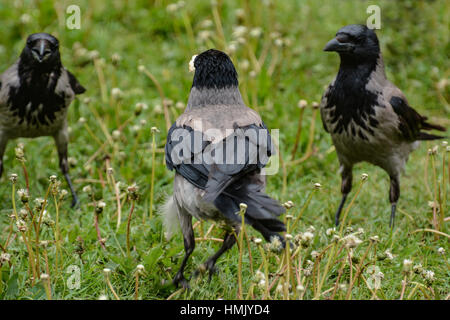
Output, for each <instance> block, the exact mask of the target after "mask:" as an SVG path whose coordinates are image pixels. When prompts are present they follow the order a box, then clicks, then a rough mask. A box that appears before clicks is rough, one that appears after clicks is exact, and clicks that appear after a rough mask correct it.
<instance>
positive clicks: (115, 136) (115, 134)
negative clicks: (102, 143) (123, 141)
mask: <svg viewBox="0 0 450 320" xmlns="http://www.w3.org/2000/svg"><path fill="white" fill-rule="evenodd" d="M121 135H122V133H121V132H120V130H114V131H113V132H112V133H111V136H112V138H113V140H115V141H117V140H119V139H120V136H121Z"/></svg>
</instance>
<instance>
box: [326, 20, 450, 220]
mask: <svg viewBox="0 0 450 320" xmlns="http://www.w3.org/2000/svg"><path fill="white" fill-rule="evenodd" d="M324 51H335V52H337V53H338V54H339V56H340V60H341V64H340V67H339V72H338V74H337V76H336V78H335V80H334V81H333V82H332V83H331V84H330V85H329V86H328V88H327V90H326V91H325V93H324V95H323V97H322V101H321V105H320V112H321V116H322V122H323V127H324V129H325V131H327V132H328V133H330V135H331V138H332V140H333V144H334V146H335V148H336V152H337V156H338V159H339V163H340V169H341V175H342V185H341V192H342V195H343V196H342V200H341V203H340V205H339V208H338V210H337V212H336V216H335V223H336V225H338V224H339V216H340V213H341V210H342V208H343V206H344V203H345V200H346V198H347V195H348V193H349V192H350V190H351V188H352V168H353V165H354V164H356V163H358V162H361V161H366V162H369V163H372V164H374V165H376V166H379V167H381V168H382V169H384V170H385V171H386V172H387V173H388V174H389V177H390V190H389V200H390V202H391V218H390V224H389V225H390V227H393V226H394V219H395V209H396V205H397V201H398V199H399V196H400V182H399V179H400V173H401V172H402V171H403V169H404V167H405V164H406V161H407V160H408V156H409V154H410V153H411V152H412V151H413V150H414V149H415V148H417V146H418V143H419V142H418V141H420V140H434V139H439V138H442V137H440V136H436V135H433V134H429V133H426V132H424V131H423V130H432V129H435V130H439V131H445V128H443V127H441V126H439V125H436V124H432V123H429V122H428V121H427V118H426V117H424V116H422V115H420V114H419V113H417V112H416V111H415V110H414V109H413V108H411V107H410V106H409V103H408V101H407V100H406V97H405V96H404V94H403V93H402V92H401V91H400V89H398V88H397V87H396V86H395V85H393V84H392V83H391V82H390V81H389V80H388V79H387V78H386V74H385V71H384V64H383V58H382V55H381V52H380V45H379V42H378V38H377V36H376V34H375V32H374V31H373V30H371V29H369V28H367V27H366V26H364V25H349V26H345V27H343V28H341V29H340V30H339V31H338V32H337V34H336V37H335V38H334V39H332V40H331V41H329V42H328V43H327V45H326V46H325V48H324Z"/></svg>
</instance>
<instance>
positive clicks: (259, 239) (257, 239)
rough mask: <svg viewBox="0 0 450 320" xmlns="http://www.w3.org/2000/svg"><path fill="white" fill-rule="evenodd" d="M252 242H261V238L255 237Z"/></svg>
mask: <svg viewBox="0 0 450 320" xmlns="http://www.w3.org/2000/svg"><path fill="white" fill-rule="evenodd" d="M253 242H254V243H256V244H261V243H262V239H261V238H255V239H254V240H253Z"/></svg>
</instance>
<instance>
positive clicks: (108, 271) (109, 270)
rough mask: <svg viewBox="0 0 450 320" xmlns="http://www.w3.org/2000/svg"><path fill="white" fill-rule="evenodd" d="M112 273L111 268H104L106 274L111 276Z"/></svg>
mask: <svg viewBox="0 0 450 320" xmlns="http://www.w3.org/2000/svg"><path fill="white" fill-rule="evenodd" d="M110 273H111V269H110V268H105V269H103V274H104V275H105V276H109V275H110Z"/></svg>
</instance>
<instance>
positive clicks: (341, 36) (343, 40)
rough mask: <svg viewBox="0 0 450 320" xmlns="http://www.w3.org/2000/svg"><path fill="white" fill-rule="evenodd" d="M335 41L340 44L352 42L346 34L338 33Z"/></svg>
mask: <svg viewBox="0 0 450 320" xmlns="http://www.w3.org/2000/svg"><path fill="white" fill-rule="evenodd" d="M336 40H337V41H339V42H340V43H348V42H352V39H351V37H350V36H349V35H348V34H344V33H339V34H338V35H336Z"/></svg>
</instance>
